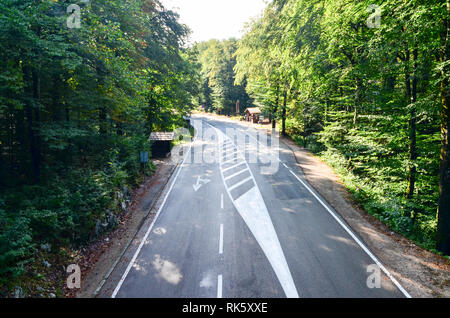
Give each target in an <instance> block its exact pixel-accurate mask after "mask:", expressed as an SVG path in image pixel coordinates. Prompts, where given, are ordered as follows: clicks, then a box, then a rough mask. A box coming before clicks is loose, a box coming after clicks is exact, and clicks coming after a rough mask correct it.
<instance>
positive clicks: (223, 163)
mask: <svg viewBox="0 0 450 318" xmlns="http://www.w3.org/2000/svg"><path fill="white" fill-rule="evenodd" d="M236 160H239V158H233V159H230V160H227V161H223V162H222V163H221V164H222V165H226V164H227V163H229V162H232V161H236Z"/></svg>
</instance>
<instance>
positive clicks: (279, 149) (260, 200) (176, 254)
mask: <svg viewBox="0 0 450 318" xmlns="http://www.w3.org/2000/svg"><path fill="white" fill-rule="evenodd" d="M193 119H195V120H196V121H197V124H198V123H202V130H203V131H199V130H197V131H196V137H195V138H194V141H193V142H192V143H191V145H190V148H189V153H190V156H186V157H185V161H184V162H183V163H182V164H180V165H179V166H178V168H177V169H176V170H175V172H174V174H173V176H172V178H171V180H170V181H169V183H168V185H167V186H166V189H165V191H164V192H163V193H162V195H161V197H160V198H159V201H158V204H157V205H156V207H157V209H158V211H157V212H158V213H157V215H156V217H155V219H154V221H153V222H152V223H150V222H148V224H146V225H144V226H143V228H142V229H141V230H140V232H139V233H138V235H137V236H136V239H135V242H134V243H133V244H131V246H130V248H129V249H128V250H127V252H126V253H125V255H124V256H123V257H122V259H121V260H120V262H119V263H118V264H117V266H116V267H115V269H114V271H113V272H112V274H111V275H110V276H109V279H108V280H107V281H106V283H105V284H104V286H103V288H102V289H101V291H100V293H99V295H98V296H99V297H117V298H128V297H133V298H134V297H139V298H141V297H144V298H216V297H218V298H221V297H223V298H282V297H289V298H297V297H301V298H303V297H306V298H310V297H318V298H322V297H325V298H334V297H345V298H347V297H357V298H365V297H369V298H382V297H389V298H392V297H409V295H408V293H407V292H406V291H405V290H404V289H403V288H402V287H401V286H400V284H399V283H398V282H397V281H396V280H395V278H393V277H392V276H391V275H390V273H389V272H388V271H387V270H386V269H385V268H384V267H383V265H382V264H380V263H379V261H378V259H377V258H376V256H375V255H373V254H372V253H371V252H370V250H369V249H368V248H367V247H366V246H365V245H364V243H363V242H362V240H361V239H360V238H359V237H358V236H357V235H356V234H355V233H354V232H353V231H352V230H351V229H350V227H349V226H348V225H347V224H346V223H345V221H344V220H343V219H342V218H341V217H340V216H339V215H338V214H337V212H335V210H334V209H333V208H332V207H331V206H330V205H329V204H328V203H327V202H326V201H325V200H324V199H323V198H322V197H321V196H320V195H319V194H318V193H317V192H316V191H315V190H314V189H313V188H312V187H311V186H310V185H309V184H308V183H307V181H306V180H305V179H304V177H303V176H302V171H301V170H300V168H299V167H298V165H297V163H296V161H295V157H294V155H293V153H292V151H291V150H290V149H289V148H288V147H287V146H286V145H284V144H283V143H280V144H279V145H277V144H276V143H274V142H267V146H265V142H266V140H261V138H259V139H258V137H256V139H258V141H257V140H256V139H255V136H256V130H254V129H252V128H248V127H247V126H244V125H242V124H240V123H239V122H232V121H230V120H222V119H218V118H214V117H209V116H208V117H207V116H200V115H195V116H194V118H193ZM206 128H210V129H206ZM226 129H232V130H231V131H235V132H236V134H235V136H234V137H233V136H231V137H230V135H229V134H228V135H226V134H225V133H226ZM206 131H208V133H205V132H206ZM205 135H207V136H205ZM239 140H240V141H244V142H245V145H244V147H242V143H240V142H239ZM269 140H271V139H269ZM262 141H263V142H262ZM256 145H257V146H256ZM255 147H259V148H258V149H260V150H259V151H260V152H261V153H262V154H263V156H266V157H265V158H266V159H267V158H271V159H273V158H276V160H277V162H276V163H274V162H273V161H271V163H270V164H268V163H267V160H266V162H261V161H263V160H256V162H255V160H252V158H251V156H252V151H255V152H256V148H255ZM243 148H244V149H243ZM244 150H246V152H247V155H245V153H246V152H245V151H244ZM203 152H206V153H214V154H217V155H218V157H219V158H220V160H219V161H218V162H212V163H193V162H192V161H193V160H190V159H192V158H194V157H195V156H196V153H197V154H198V153H203ZM186 153H187V152H186ZM188 157H190V158H188ZM186 158H188V159H186ZM273 166H275V167H276V169H275V170H274V169H273ZM270 168H272V169H270ZM271 170H272V171H271ZM373 268H376V269H379V268H381V269H380V273H381V275H380V281H381V286H375V288H371V287H374V286H373V284H372V285H371V284H368V281H373V280H371V278H370V275H372V274H373V273H376V271H375V272H374V271H371V269H373ZM374 281H376V280H374ZM377 287H379V288H377Z"/></svg>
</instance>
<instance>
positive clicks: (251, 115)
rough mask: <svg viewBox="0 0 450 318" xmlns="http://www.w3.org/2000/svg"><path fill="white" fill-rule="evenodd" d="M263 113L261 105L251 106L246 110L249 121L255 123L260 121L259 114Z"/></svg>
mask: <svg viewBox="0 0 450 318" xmlns="http://www.w3.org/2000/svg"><path fill="white" fill-rule="evenodd" d="M260 115H261V110H260V109H259V107H251V108H247V109H246V110H245V118H246V120H247V121H249V122H252V123H254V124H257V123H258V120H259V116H260Z"/></svg>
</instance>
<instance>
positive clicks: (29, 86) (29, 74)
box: [23, 67, 41, 183]
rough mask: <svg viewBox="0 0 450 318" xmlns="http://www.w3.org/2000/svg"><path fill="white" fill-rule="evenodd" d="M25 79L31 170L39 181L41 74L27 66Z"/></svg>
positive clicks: (35, 180)
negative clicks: (38, 133)
mask: <svg viewBox="0 0 450 318" xmlns="http://www.w3.org/2000/svg"><path fill="white" fill-rule="evenodd" d="M23 73H24V81H25V83H26V85H25V89H26V94H27V95H28V101H27V103H26V105H25V114H26V117H27V126H28V127H27V131H28V143H29V150H30V155H31V171H32V175H33V182H34V183H37V182H39V178H40V166H41V153H40V140H39V137H38V136H37V134H36V131H37V130H38V129H39V107H38V105H37V103H38V102H39V98H40V81H39V76H38V74H37V72H36V70H34V69H30V68H29V67H25V68H24V69H23Z"/></svg>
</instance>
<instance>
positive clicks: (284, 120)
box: [282, 85, 288, 137]
mask: <svg viewBox="0 0 450 318" xmlns="http://www.w3.org/2000/svg"><path fill="white" fill-rule="evenodd" d="M287 95H288V92H287V85H285V86H284V96H283V113H282V125H283V127H282V134H283V136H285V137H286V107H287Z"/></svg>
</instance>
